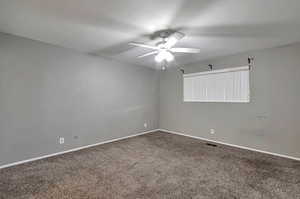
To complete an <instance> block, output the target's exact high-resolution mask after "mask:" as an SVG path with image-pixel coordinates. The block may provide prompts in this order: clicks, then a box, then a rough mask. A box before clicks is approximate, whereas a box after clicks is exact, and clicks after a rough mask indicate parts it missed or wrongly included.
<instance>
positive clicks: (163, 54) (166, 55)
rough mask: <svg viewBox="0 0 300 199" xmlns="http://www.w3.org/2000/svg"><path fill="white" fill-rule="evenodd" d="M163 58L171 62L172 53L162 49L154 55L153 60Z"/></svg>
mask: <svg viewBox="0 0 300 199" xmlns="http://www.w3.org/2000/svg"><path fill="white" fill-rule="evenodd" d="M163 60H166V61H167V62H171V61H173V60H174V55H173V54H172V53H170V52H169V51H166V50H162V51H160V52H159V53H158V54H157V55H156V56H155V61H156V62H158V63H160V62H162V61H163Z"/></svg>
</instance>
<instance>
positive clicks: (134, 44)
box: [129, 42, 159, 50]
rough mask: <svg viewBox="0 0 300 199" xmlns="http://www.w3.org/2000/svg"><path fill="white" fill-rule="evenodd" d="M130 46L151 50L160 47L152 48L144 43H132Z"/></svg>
mask: <svg viewBox="0 0 300 199" xmlns="http://www.w3.org/2000/svg"><path fill="white" fill-rule="evenodd" d="M129 45H132V46H138V47H142V48H149V49H155V50H157V49H159V48H158V47H156V46H150V45H147V44H143V43H136V42H130V43H129Z"/></svg>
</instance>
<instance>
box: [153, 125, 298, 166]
mask: <svg viewBox="0 0 300 199" xmlns="http://www.w3.org/2000/svg"><path fill="white" fill-rule="evenodd" d="M158 130H159V131H162V132H167V133H172V134H176V135H182V136H185V137H190V138H195V139H199V140H203V141H207V142H212V143H217V144H222V145H227V146H231V147H236V148H240V149H246V150H249V151H255V152H260V153H265V154H269V155H274V156H279V157H282V158H288V159H292V160H297V161H300V158H297V157H292V156H288V155H282V154H278V153H272V152H268V151H263V150H258V149H254V148H250V147H245V146H239V145H235V144H229V143H225V142H220V141H216V140H211V139H207V138H203V137H198V136H192V135H188V134H184V133H180V132H176V131H170V130H167V129H158Z"/></svg>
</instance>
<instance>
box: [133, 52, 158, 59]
mask: <svg viewBox="0 0 300 199" xmlns="http://www.w3.org/2000/svg"><path fill="white" fill-rule="evenodd" d="M157 53H158V51H152V52H149V53H146V54H143V55H140V56H138V58H143V57H147V56H150V55H154V54H157Z"/></svg>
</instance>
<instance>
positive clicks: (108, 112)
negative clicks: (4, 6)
mask: <svg viewBox="0 0 300 199" xmlns="http://www.w3.org/2000/svg"><path fill="white" fill-rule="evenodd" d="M158 80H159V77H158V74H157V72H156V71H155V70H152V69H150V68H145V67H139V66H130V65H127V64H120V63H118V62H114V61H110V60H106V59H102V58H99V57H92V56H88V55H84V54H81V53H78V52H74V51H71V50H69V49H64V48H60V47H55V46H52V45H48V44H44V43H41V42H37V41H32V40H28V39H24V38H20V37H15V36H10V35H5V34H0V165H4V164H7V163H11V162H15V161H20V160H24V159H28V158H33V157H38V156H42V155H46V154H50V153H55V152H59V151H64V150H67V149H71V148H75V147H79V146H84V145H88V144H93V143H97V142H101V141H105V140H110V139H113V138H119V137H124V136H128V135H131V134H135V133H139V132H143V131H147V130H151V129H156V128H157V127H158V100H159V97H158V93H159V92H158V89H159V85H158ZM144 122H147V123H148V128H144V126H143V124H144ZM59 136H63V137H65V144H64V145H59V144H58V137H59ZM74 136H78V139H76V138H74Z"/></svg>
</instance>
